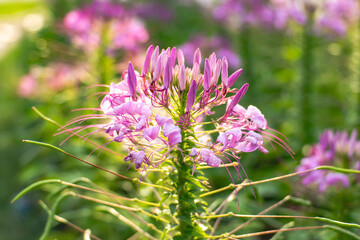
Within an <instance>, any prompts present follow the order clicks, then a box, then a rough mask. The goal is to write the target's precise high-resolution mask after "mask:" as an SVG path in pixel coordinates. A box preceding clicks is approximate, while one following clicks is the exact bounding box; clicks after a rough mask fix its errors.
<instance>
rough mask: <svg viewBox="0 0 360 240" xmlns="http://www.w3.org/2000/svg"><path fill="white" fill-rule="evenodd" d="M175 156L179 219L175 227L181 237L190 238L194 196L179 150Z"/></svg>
mask: <svg viewBox="0 0 360 240" xmlns="http://www.w3.org/2000/svg"><path fill="white" fill-rule="evenodd" d="M181 145H182V144H181ZM177 158H178V162H177V164H176V168H177V171H178V178H177V183H176V185H177V186H176V191H177V196H178V209H177V218H178V220H179V226H178V227H177V229H178V232H179V233H180V235H181V239H192V236H191V232H192V231H193V224H192V219H191V210H192V209H191V205H192V204H194V197H193V195H192V194H191V192H189V190H188V183H187V180H186V175H187V174H188V173H187V169H188V167H187V166H186V164H185V161H184V158H183V156H182V153H181V152H180V151H178V156H177Z"/></svg>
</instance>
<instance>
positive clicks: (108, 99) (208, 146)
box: [73, 46, 291, 169]
mask: <svg viewBox="0 0 360 240" xmlns="http://www.w3.org/2000/svg"><path fill="white" fill-rule="evenodd" d="M183 58H184V57H183V55H182V51H180V50H179V51H177V50H176V49H175V48H172V49H171V48H167V49H162V50H160V49H159V48H158V47H156V48H155V49H154V47H152V46H150V47H149V48H148V51H147V53H146V56H145V62H144V65H143V66H144V68H145V69H142V71H141V73H142V74H138V73H137V72H136V71H135V70H134V68H133V65H132V64H131V63H129V66H128V71H125V72H124V73H123V76H122V77H121V80H120V82H119V83H112V84H110V86H109V91H108V93H107V94H106V95H105V96H104V98H103V100H102V102H101V104H100V108H99V110H100V111H101V112H102V113H101V114H97V115H96V114H95V115H94V116H89V115H87V116H84V117H79V118H76V119H75V120H74V121H73V123H76V122H81V121H84V120H88V119H91V118H94V119H98V118H102V119H105V120H107V122H105V123H103V124H95V125H90V126H88V127H84V129H87V128H89V127H95V128H97V130H95V132H98V131H104V132H105V133H106V134H108V136H109V137H110V139H111V141H113V142H117V143H118V142H121V143H122V144H124V145H128V146H129V148H130V149H132V150H133V151H132V152H130V154H129V155H128V156H127V157H126V158H125V160H126V161H134V163H135V168H137V169H138V168H140V167H141V166H143V165H144V169H146V167H147V166H149V165H152V166H154V165H157V166H158V165H160V163H162V162H163V161H168V159H169V158H168V155H171V154H174V152H176V151H180V152H181V154H184V153H188V152H189V151H190V148H189V149H186V148H184V149H181V148H182V147H184V146H185V147H187V146H188V145H189V146H191V148H192V149H191V151H190V154H189V155H188V156H185V162H189V161H191V164H194V167H195V165H196V164H198V163H199V164H202V163H206V164H207V165H208V166H211V167H219V166H220V165H221V164H222V163H223V160H222V158H223V159H228V158H227V157H226V155H231V156H235V158H236V161H239V157H236V156H237V155H238V154H241V153H242V152H252V151H255V150H257V149H259V150H260V151H262V152H267V150H266V149H265V147H264V139H266V140H270V141H274V142H276V143H279V145H281V146H283V147H284V148H285V149H286V150H287V151H289V152H291V150H289V147H288V146H287V145H286V143H284V141H282V140H280V139H279V138H278V137H276V136H274V135H269V136H272V137H273V138H275V140H273V139H271V138H270V137H268V135H266V134H270V133H266V130H267V122H266V120H265V117H264V115H263V114H262V113H261V112H260V110H259V109H257V108H256V107H254V106H252V105H250V106H249V107H248V109H247V110H246V109H244V108H242V107H241V106H240V105H238V103H239V101H240V100H241V98H242V97H243V96H244V95H245V93H246V91H247V89H248V84H247V83H245V84H244V85H243V86H242V87H241V89H233V88H231V85H232V84H233V83H234V82H235V80H236V79H237V78H238V77H239V76H240V73H241V69H240V70H237V71H235V73H233V74H231V75H230V77H229V78H227V74H228V64H227V59H226V58H225V57H222V58H221V59H217V57H216V54H215V53H213V54H211V55H210V56H209V57H208V58H205V60H204V62H205V69H204V72H201V68H200V64H201V62H202V55H201V52H200V50H195V53H194V54H193V66H192V68H191V67H185V65H184V59H183ZM176 62H177V63H176ZM220 73H221V74H222V76H221V78H222V79H223V80H222V82H220V83H219V78H220ZM190 80H191V81H190ZM229 93H230V96H228V94H229ZM233 93H236V94H235V95H234V94H233ZM227 103H229V105H228V107H227V111H226V113H225V114H224V116H222V117H220V118H219V119H217V121H216V120H215V121H214V122H217V123H216V124H214V126H215V129H216V130H215V131H216V132H219V136H218V138H217V140H216V141H215V143H213V144H212V143H211V139H209V140H207V141H206V142H203V141H202V138H203V137H204V131H202V130H201V129H199V128H201V120H202V119H203V118H204V116H206V115H210V114H213V108H214V107H217V106H220V105H225V104H227ZM219 123H220V124H219ZM75 129H78V127H75ZM205 133H206V132H205ZM265 133H266V134H265ZM184 138H185V139H184ZM184 140H186V142H184ZM180 143H183V144H180ZM197 149H200V150H199V151H198V150H197ZM155 152H158V153H161V154H163V153H165V155H164V157H163V158H161V159H157V156H156V157H155V155H158V154H154V153H155ZM161 154H160V155H161ZM147 156H149V157H147ZM150 156H151V157H150ZM170 159H171V158H170ZM189 163H190V162H189Z"/></svg>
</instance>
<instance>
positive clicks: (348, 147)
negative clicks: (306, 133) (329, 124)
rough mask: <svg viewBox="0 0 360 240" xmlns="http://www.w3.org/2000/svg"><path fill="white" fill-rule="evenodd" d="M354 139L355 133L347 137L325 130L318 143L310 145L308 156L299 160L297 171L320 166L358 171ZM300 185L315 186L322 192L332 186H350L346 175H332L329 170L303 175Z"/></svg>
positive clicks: (359, 151)
mask: <svg viewBox="0 0 360 240" xmlns="http://www.w3.org/2000/svg"><path fill="white" fill-rule="evenodd" d="M356 137H357V132H356V131H353V132H352V134H351V135H350V136H348V134H347V133H346V132H340V131H338V132H333V131H332V130H326V131H325V132H324V133H323V134H322V135H321V136H320V141H319V143H317V144H314V145H312V146H311V150H310V152H309V153H308V155H307V156H306V157H305V158H303V159H302V160H301V163H300V166H298V167H297V171H298V172H301V171H306V170H308V169H312V168H316V167H318V166H322V165H330V166H335V167H350V168H355V169H358V170H359V169H360V168H359V167H360V161H359V160H358V159H359V157H360V141H357V140H356ZM302 183H303V184H305V185H310V184H312V185H317V186H318V188H319V190H320V191H322V192H324V191H326V190H327V188H329V187H331V186H333V185H341V186H344V187H349V186H350V180H349V178H348V176H347V175H345V174H342V173H332V172H331V171H329V170H317V171H313V172H310V173H305V174H304V175H303V180H302Z"/></svg>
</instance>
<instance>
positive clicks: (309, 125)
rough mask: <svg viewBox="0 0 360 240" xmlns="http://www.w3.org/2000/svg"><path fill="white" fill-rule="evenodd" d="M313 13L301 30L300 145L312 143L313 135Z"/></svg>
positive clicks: (310, 13) (309, 15)
mask: <svg viewBox="0 0 360 240" xmlns="http://www.w3.org/2000/svg"><path fill="white" fill-rule="evenodd" d="M312 31H313V13H312V12H311V11H309V14H308V21H307V23H306V25H305V26H304V28H303V35H302V58H301V79H300V86H299V91H300V96H299V119H300V121H301V122H300V127H299V129H301V133H300V134H301V141H302V143H306V142H312V141H313V140H314V139H313V133H314V124H313V117H312V116H313V113H314V111H313V106H312V103H311V95H312V88H313V87H312V83H313V81H314V79H315V76H314V73H315V72H314V70H313V63H314V56H313V52H314V51H313V49H314V36H313V33H312Z"/></svg>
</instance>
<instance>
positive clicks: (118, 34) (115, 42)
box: [63, 0, 149, 52]
mask: <svg viewBox="0 0 360 240" xmlns="http://www.w3.org/2000/svg"><path fill="white" fill-rule="evenodd" d="M63 25H64V28H65V29H66V31H67V33H68V35H69V37H70V39H71V40H72V42H73V43H74V44H75V45H76V46H77V47H79V48H81V49H84V50H85V51H88V52H92V51H94V48H98V47H100V45H101V44H103V43H102V42H101V41H102V39H103V38H104V37H105V38H108V39H109V43H108V44H109V45H108V46H106V47H107V49H108V52H112V51H114V50H119V49H123V50H127V51H137V50H138V49H139V45H140V44H142V43H144V42H146V41H147V40H148V38H149V36H148V32H147V30H146V29H145V27H144V25H143V24H142V22H141V21H140V20H139V19H136V18H135V16H133V15H132V14H131V11H130V10H126V9H125V8H123V7H122V6H121V5H120V4H115V3H111V2H110V1H99V0H98V1H93V2H92V3H90V4H89V5H86V6H84V7H82V8H79V9H76V10H73V11H71V12H69V13H68V14H67V15H66V16H65V18H64V21H63ZM106 29H107V31H105V30H106ZM105 32H106V34H107V35H108V36H104V34H105Z"/></svg>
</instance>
